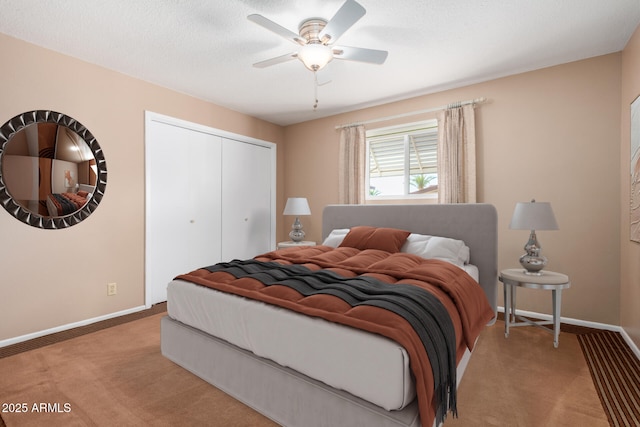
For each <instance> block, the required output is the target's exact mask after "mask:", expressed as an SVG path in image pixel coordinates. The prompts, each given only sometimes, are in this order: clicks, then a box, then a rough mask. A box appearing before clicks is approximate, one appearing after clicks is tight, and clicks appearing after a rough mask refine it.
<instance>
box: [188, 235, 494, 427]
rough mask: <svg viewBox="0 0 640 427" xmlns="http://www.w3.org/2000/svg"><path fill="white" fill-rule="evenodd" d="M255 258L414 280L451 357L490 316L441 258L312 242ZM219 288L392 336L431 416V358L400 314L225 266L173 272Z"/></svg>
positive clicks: (424, 415)
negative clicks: (449, 334) (434, 311)
mask: <svg viewBox="0 0 640 427" xmlns="http://www.w3.org/2000/svg"><path fill="white" fill-rule="evenodd" d="M256 259H257V260H259V261H267V262H268V261H272V262H278V263H281V264H301V265H304V266H305V267H307V268H309V269H311V270H320V269H329V270H331V271H333V272H335V273H337V274H340V275H341V276H344V277H355V276H358V275H366V276H371V277H374V278H376V279H378V280H381V281H384V282H387V283H402V284H411V285H414V286H419V287H421V288H423V289H426V290H428V291H430V292H431V293H432V294H433V295H435V296H436V297H437V298H438V300H440V301H441V302H442V304H443V305H444V306H445V308H446V309H447V311H448V313H449V315H450V316H451V320H452V322H453V325H454V329H455V334H456V345H457V353H456V361H457V362H459V361H460V358H461V357H462V354H463V353H464V350H465V349H466V348H468V349H470V350H472V349H473V345H474V343H475V340H476V338H477V337H478V335H479V334H480V331H482V329H483V328H484V326H485V325H486V324H487V322H489V320H491V319H492V318H493V316H494V313H493V310H492V309H491V307H490V305H489V303H488V301H487V298H486V296H485V294H484V291H483V290H482V288H481V287H480V285H479V284H478V283H477V282H476V281H475V280H474V279H473V278H471V277H470V276H469V275H468V274H467V273H466V272H464V271H463V270H462V269H460V268H458V267H456V266H454V265H452V264H449V263H447V262H444V261H438V260H427V259H424V258H421V257H418V256H416V255H411V254H406V253H389V252H386V251H381V250H376V249H366V250H359V249H355V248H350V247H340V248H335V249H334V248H331V247H328V246H314V247H308V248H286V249H281V250H277V251H273V252H269V253H266V254H263V255H260V256H258V257H256ZM177 279H182V280H187V281H190V282H193V283H196V284H199V285H203V286H207V287H210V288H213V289H216V290H219V291H223V292H228V293H233V294H236V295H240V296H243V297H247V298H252V299H255V300H259V301H263V302H266V303H270V304H274V305H277V306H280V307H284V308H288V309H291V310H293V311H296V312H299V313H304V314H306V315H310V316H316V317H321V318H323V319H326V320H330V321H333V322H336V323H341V324H344V325H348V326H351V327H355V328H359V329H362V330H365V331H369V332H372V333H377V334H380V335H383V336H386V337H388V338H390V339H393V340H395V341H396V342H398V343H399V344H400V345H402V346H403V347H404V348H405V349H406V350H407V353H408V354H409V357H410V364H411V370H412V373H413V375H414V377H415V380H416V392H417V396H418V406H419V411H420V418H421V421H422V425H423V426H431V425H432V424H433V421H434V419H435V416H436V409H437V408H436V407H435V404H434V402H435V400H434V397H435V396H434V394H435V393H434V380H433V375H432V371H431V364H430V363H429V358H428V357H427V354H426V351H425V349H424V346H423V344H422V342H421V341H420V339H419V337H418V336H417V334H416V333H415V331H414V330H413V328H412V327H411V325H410V324H409V322H407V321H406V320H405V319H404V318H402V317H401V316H399V315H397V314H395V313H393V312H391V311H388V310H385V309H384V308H380V307H374V306H367V305H364V306H356V307H351V306H350V305H349V304H347V303H346V302H344V301H343V300H341V299H340V298H338V297H335V296H332V295H312V296H309V297H304V296H303V295H301V294H300V293H298V292H297V291H296V290H294V289H291V288H289V287H286V286H280V285H271V286H265V285H264V284H262V283H260V282H259V281H258V280H256V279H253V278H248V277H245V278H240V279H236V278H235V277H234V276H232V275H230V274H229V273H226V272H210V271H209V270H206V269H204V268H203V269H199V270H195V271H193V272H191V273H188V274H184V275H181V276H178V277H177Z"/></svg>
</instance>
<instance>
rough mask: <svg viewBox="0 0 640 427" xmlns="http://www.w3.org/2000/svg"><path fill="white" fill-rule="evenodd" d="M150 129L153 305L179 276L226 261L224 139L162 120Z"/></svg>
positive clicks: (148, 275)
mask: <svg viewBox="0 0 640 427" xmlns="http://www.w3.org/2000/svg"><path fill="white" fill-rule="evenodd" d="M146 132H147V147H146V168H147V171H146V176H147V182H146V187H147V205H146V209H147V214H146V218H147V219H146V261H145V280H146V282H147V284H146V292H147V294H148V295H147V296H146V298H145V300H146V304H147V305H149V304H155V303H158V302H162V301H166V300H167V294H166V288H167V284H168V283H169V282H170V281H171V280H172V279H173V278H174V277H175V276H176V275H178V274H182V273H185V272H188V271H192V270H194V269H196V268H199V267H203V266H206V265H210V264H214V263H216V262H219V261H220V260H221V256H220V255H221V253H220V237H221V236H220V221H221V210H220V193H221V175H220V165H221V160H220V155H221V138H220V137H217V136H213V135H209V134H206V133H202V132H197V131H193V130H190V129H185V128H183V127H179V126H175V125H171V124H167V123H161V122H157V121H152V122H150V124H149V125H148V126H147V129H146Z"/></svg>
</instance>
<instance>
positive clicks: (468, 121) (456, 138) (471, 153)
mask: <svg viewBox="0 0 640 427" xmlns="http://www.w3.org/2000/svg"><path fill="white" fill-rule="evenodd" d="M438 202H439V203H475V202H476V131H475V114H474V110H473V105H465V106H459V105H458V106H453V107H450V108H447V109H446V110H443V111H441V112H439V113H438Z"/></svg>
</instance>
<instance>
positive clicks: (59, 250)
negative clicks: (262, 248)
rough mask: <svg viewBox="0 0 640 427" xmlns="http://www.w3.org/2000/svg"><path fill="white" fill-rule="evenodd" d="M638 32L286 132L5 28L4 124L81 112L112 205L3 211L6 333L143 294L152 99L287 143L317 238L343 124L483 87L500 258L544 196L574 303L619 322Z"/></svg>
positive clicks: (590, 315) (629, 257) (632, 305)
mask: <svg viewBox="0 0 640 427" xmlns="http://www.w3.org/2000/svg"><path fill="white" fill-rule="evenodd" d="M633 40H634V42H633V43H631V44H630V47H628V49H627V50H626V51H625V53H624V55H623V54H620V53H618V54H611V55H606V56H602V57H598V58H593V59H589V60H585V61H580V62H575V63H570V64H565V65H561V66H557V67H552V68H547V69H543V70H539V71H535V72H530V73H524V74H520V75H516V76H512V77H507V78H502V79H497V80H493V81H490V82H487V83H482V84H477V85H472V86H468V87H465V88H460V89H455V90H449V91H443V92H440V93H436V94H432V95H427V96H421V97H416V98H413V99H409V100H406V101H402V102H396V103H390V104H387V105H383V106H380V107H374V108H369V109H363V110H359V111H355V112H351V113H347V114H342V115H339V116H334V117H330V118H325V119H319V120H315V121H311V122H307V123H302V124H299V125H294V126H289V127H287V128H284V129H283V128H280V127H278V126H275V125H272V124H269V123H266V122H263V121H260V120H256V119H254V118H251V117H248V116H245V115H242V114H239V113H236V112H233V111H230V110H227V109H224V108H221V107H219V106H216V105H213V104H211V103H207V102H204V101H201V100H198V99H195V98H192V97H188V96H185V95H182V94H178V93H176V92H172V91H169V90H166V89H163V88H160V87H158V86H154V85H151V84H148V83H145V82H142V81H140V80H136V79H132V78H129V77H127V76H124V75H121V74H118V73H114V72H111V71H108V70H105V69H103V68H100V67H96V66H93V65H90V64H87V63H84V62H81V61H77V60H75V59H72V58H69V57H65V56H63V55H60V54H57V53H55V52H52V51H48V50H45V49H41V48H38V47H35V46H32V45H29V44H26V43H23V42H21V41H17V40H15V39H12V38H9V37H6V36H4V35H0V51H2V52H3V54H4V55H5V57H7V58H12V61H5V62H4V64H3V67H0V81H2V82H4V83H5V85H4V88H3V90H4V93H3V96H2V97H0V122H3V121H4V120H7V119H9V118H11V117H13V116H15V115H17V114H19V113H22V112H24V111H28V110H33V109H53V110H57V111H60V112H63V113H65V114H68V115H70V116H72V117H74V118H76V119H78V120H79V121H80V122H82V123H83V124H84V125H85V126H87V127H88V128H89V129H90V130H91V131H92V132H93V134H94V135H95V136H96V138H97V139H98V141H99V143H100V145H101V146H102V147H103V149H104V151H105V155H106V159H107V166H108V173H109V175H108V186H107V191H106V194H105V198H104V199H103V202H102V203H101V205H100V206H99V208H98V209H97V210H96V212H95V213H93V214H92V215H91V217H89V219H88V220H87V221H85V222H83V223H82V224H80V225H78V226H75V227H72V228H70V229H66V230H39V229H35V228H33V227H29V226H26V225H24V224H22V223H20V222H18V221H17V220H15V219H14V218H12V217H10V216H9V214H8V213H7V212H6V211H4V210H0V233H1V234H0V235H1V236H2V240H3V242H11V244H4V245H1V246H0V263H2V278H1V280H0V340H3V339H8V338H13V337H17V336H21V335H24V334H28V333H32V332H37V331H41V330H45V329H49V328H53V327H56V326H59V325H64V324H68V323H72V322H77V321H82V320H85V319H90V318H93V317H97V316H101V315H105V314H109V313H114V312H118V311H120V310H126V309H130V308H132V307H137V306H140V305H142V304H143V303H144V277H143V276H144V110H151V111H154V112H158V113H161V114H166V115H170V116H174V117H178V118H181V119H185V120H190V121H193V122H197V123H202V124H205V125H209V126H212V127H216V128H220V129H224V130H227V131H230V132H236V133H240V134H245V135H248V136H252V137H255V138H260V139H264V140H268V141H272V142H276V143H277V144H278V211H279V212H281V211H282V208H283V206H284V199H285V197H291V196H304V197H307V198H308V199H309V202H310V205H311V209H312V215H311V216H310V217H304V218H302V221H303V223H304V226H305V230H306V231H307V232H308V235H307V237H308V238H309V239H311V240H316V241H319V240H320V237H321V236H320V233H321V212H322V207H323V206H324V205H326V204H330V203H337V202H338V200H337V188H338V181H337V179H338V178H337V158H338V141H339V133H338V132H337V131H336V130H335V126H336V125H339V124H344V123H349V122H353V121H357V120H367V119H372V118H377V117H382V116H388V115H393V114H397V113H403V112H407V111H413V110H419V109H425V108H430V107H435V106H440V105H444V104H447V103H449V102H452V101H457V100H466V99H472V98H477V97H480V96H485V97H487V98H489V100H490V101H489V102H488V103H486V104H483V105H481V106H479V107H478V108H477V110H476V117H477V124H476V129H477V137H478V149H477V155H478V161H477V163H478V164H477V166H478V198H479V201H481V202H487V203H492V204H494V205H495V206H496V207H497V209H498V213H499V230H500V231H499V233H500V236H499V242H500V246H499V268H508V267H513V266H517V258H518V257H519V256H520V254H521V253H522V246H523V245H524V243H525V241H526V239H527V233H526V232H524V231H516V230H509V229H508V223H509V220H510V217H511V214H512V211H513V207H514V205H515V203H516V202H518V201H526V200H528V199H530V198H531V197H535V198H536V199H537V200H539V201H550V202H551V203H552V205H553V208H554V211H555V213H556V217H557V219H558V222H559V224H560V230H559V231H553V232H549V231H541V232H539V236H538V237H539V239H540V241H541V244H542V246H543V253H544V254H545V255H546V256H547V257H549V259H550V263H549V269H552V270H557V271H562V272H565V273H567V274H569V275H570V276H571V279H572V283H573V286H572V288H571V289H570V290H569V291H566V292H565V293H564V301H563V315H564V316H568V317H572V318H577V319H582V320H587V321H594V322H603V323H608V324H620V300H621V293H620V290H621V288H620V282H621V277H620V253H621V250H622V254H623V257H622V276H623V277H622V283H623V287H622V290H623V295H622V298H625V296H627V297H629V298H631V297H633V298H634V300H633V301H638V298H637V296H638V277H640V272H639V271H638V266H637V265H638V264H637V263H636V262H632V261H633V260H637V259H638V245H635V244H628V241H627V239H626V237H625V232H624V228H625V227H627V224H626V223H625V222H624V221H625V213H624V212H623V209H624V207H625V203H626V195H625V193H626V192H627V191H628V183H626V182H625V181H624V179H626V178H625V177H626V175H625V173H626V172H625V171H626V169H625V168H626V167H627V165H628V156H629V155H628V137H627V138H626V139H625V135H624V132H625V123H624V120H625V117H626V114H628V111H627V109H628V104H629V102H630V101H631V100H632V99H633V97H634V96H635V94H636V93H637V92H639V90H638V86H640V81H639V80H638V78H637V77H635V76H637V75H638V69H640V65H638V61H639V59H638V57H639V56H640V55H639V54H638V47H637V46H638V36H637V35H636V37H635V38H634V39H633ZM628 52H631V53H628ZM622 58H624V61H622ZM623 62H624V64H625V66H624V72H625V75H626V76H627V78H626V79H623V82H624V85H625V88H627V86H630V87H629V88H628V89H625V90H622V91H621V78H620V76H621V71H623V67H622V63H623ZM630 75H633V76H630ZM212 78H213V77H212ZM621 93H622V94H623V95H622V96H621ZM621 98H622V99H621ZM431 117H433V115H426V116H424V118H431ZM621 117H622V133H623V134H622V135H621ZM416 118H420V117H416ZM626 120H627V121H628V118H627V119H626ZM389 124H391V123H380V124H379V126H385V125H389ZM627 128H628V126H627ZM627 132H628V131H627ZM620 141H622V144H621V143H620ZM625 144H626V145H625ZM625 147H626V148H625ZM625 156H626V157H625ZM285 178H286V179H285ZM621 180H622V188H621ZM625 185H626V186H627V187H626V189H625ZM621 218H622V223H623V227H620V223H621ZM289 227H290V218H289V217H287V218H282V217H280V216H279V218H278V230H279V231H278V236H279V238H280V239H281V240H283V239H285V238H286V234H287V233H288V231H289ZM621 236H622V238H621ZM621 239H622V241H621ZM625 261H626V262H625ZM109 282H117V283H118V295H117V296H115V297H107V296H106V284H107V283H109ZM634 292H635V293H634ZM518 302H519V308H522V309H525V310H531V311H537V312H544V313H549V312H550V308H551V304H550V296H549V295H548V293H545V292H536V291H531V292H524V291H523V292H521V293H519V299H518ZM500 304H502V302H501V301H500ZM637 311H638V303H637V302H625V303H623V304H622V315H623V322H624V324H625V325H626V326H629V327H631V328H634V329H633V330H634V331H638V329H639V324H640V321H639V320H638V317H637V314H635V313H636V312H637ZM634 316H636V317H634Z"/></svg>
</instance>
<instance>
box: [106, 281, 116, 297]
mask: <svg viewBox="0 0 640 427" xmlns="http://www.w3.org/2000/svg"><path fill="white" fill-rule="evenodd" d="M117 293H118V285H117V284H116V283H108V284H107V296H113V295H115V294H117Z"/></svg>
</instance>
